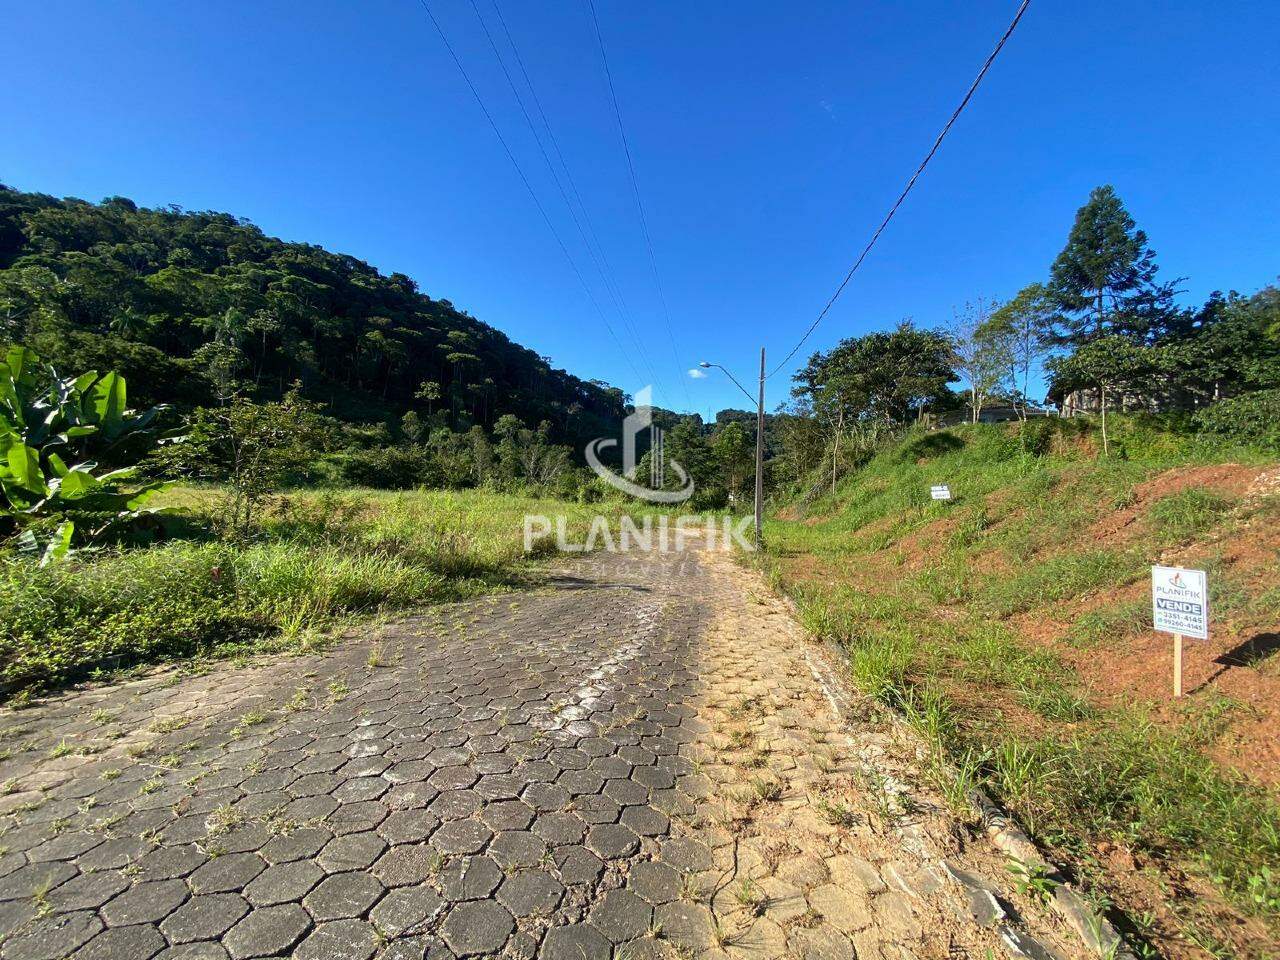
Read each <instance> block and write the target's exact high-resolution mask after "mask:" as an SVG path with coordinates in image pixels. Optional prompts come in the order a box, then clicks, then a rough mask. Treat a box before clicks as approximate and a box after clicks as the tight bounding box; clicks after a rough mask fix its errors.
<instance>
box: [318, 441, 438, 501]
mask: <svg viewBox="0 0 1280 960" xmlns="http://www.w3.org/2000/svg"><path fill="white" fill-rule="evenodd" d="M437 474H438V471H437V470H436V469H435V466H434V464H433V463H432V459H431V454H430V452H429V451H428V450H427V448H426V447H422V446H419V445H417V444H413V445H412V446H404V447H379V448H376V449H373V450H355V451H352V452H351V453H349V454H348V455H347V456H346V457H345V458H344V459H343V461H342V479H343V481H345V482H346V483H349V484H352V485H353V486H358V487H375V488H380V489H384V490H409V489H412V488H414V487H419V486H427V485H430V484H431V483H432V482H434V481H435V480H437V479H438V476H437Z"/></svg>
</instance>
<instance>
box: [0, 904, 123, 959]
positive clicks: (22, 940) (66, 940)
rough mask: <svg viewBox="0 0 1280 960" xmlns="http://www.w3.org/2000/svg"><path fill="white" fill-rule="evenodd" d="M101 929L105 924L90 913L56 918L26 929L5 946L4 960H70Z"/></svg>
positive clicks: (52, 917) (55, 916) (84, 912)
mask: <svg viewBox="0 0 1280 960" xmlns="http://www.w3.org/2000/svg"><path fill="white" fill-rule="evenodd" d="M101 929H102V921H101V920H99V919H98V918H97V917H96V916H94V915H93V914H92V913H90V912H88V911H87V910H84V911H79V912H77V913H62V914H55V915H54V916H51V917H45V918H44V919H42V920H37V921H35V923H33V924H31V925H29V926H26V927H24V928H23V930H22V933H21V934H19V935H18V936H15V937H12V938H11V939H8V940H6V941H5V942H4V957H5V960H61V958H63V957H69V956H72V955H74V954H75V952H76V951H77V950H78V949H79V948H80V947H82V946H84V945H85V944H86V943H88V942H89V940H90V939H91V938H92V937H93V936H94V935H95V934H96V933H98V932H99V931H100V930H101Z"/></svg>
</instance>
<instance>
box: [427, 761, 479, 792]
mask: <svg viewBox="0 0 1280 960" xmlns="http://www.w3.org/2000/svg"><path fill="white" fill-rule="evenodd" d="M478 779H480V777H479V775H478V774H477V773H476V772H475V771H474V770H472V769H471V768H470V767H442V768H441V769H439V770H437V771H436V772H435V773H433V774H432V775H431V776H430V777H429V778H428V779H427V782H428V783H430V784H431V785H432V786H433V787H435V788H436V789H437V790H440V791H444V790H465V789H466V788H467V787H469V786H471V785H472V784H473V783H475V782H476V781H477V780H478Z"/></svg>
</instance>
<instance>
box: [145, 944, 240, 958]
mask: <svg viewBox="0 0 1280 960" xmlns="http://www.w3.org/2000/svg"><path fill="white" fill-rule="evenodd" d="M227 956H228V954H227V951H226V950H224V949H223V948H222V945H221V944H218V943H210V942H209V941H207V940H206V941H205V942H204V943H184V944H181V945H179V946H176V947H170V948H169V949H168V950H165V951H163V952H162V953H158V954H156V956H155V958H154V960H227Z"/></svg>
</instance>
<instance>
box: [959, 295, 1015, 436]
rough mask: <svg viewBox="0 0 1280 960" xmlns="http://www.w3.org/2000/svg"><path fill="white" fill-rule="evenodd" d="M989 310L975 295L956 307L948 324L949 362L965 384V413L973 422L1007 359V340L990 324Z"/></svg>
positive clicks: (1000, 378)
mask: <svg viewBox="0 0 1280 960" xmlns="http://www.w3.org/2000/svg"><path fill="white" fill-rule="evenodd" d="M991 313H992V304H991V303H989V302H986V301H984V300H982V299H981V298H979V299H978V300H976V301H972V302H970V303H966V304H965V305H964V309H963V310H959V311H956V313H955V316H954V319H953V321H952V326H951V351H952V353H951V362H952V365H953V366H954V367H955V370H956V372H957V373H958V374H960V376H961V377H963V378H964V381H965V382H966V383H967V384H968V385H969V415H970V418H971V419H972V421H973V422H974V423H977V422H978V419H979V417H980V416H981V414H982V408H983V406H984V405H985V404H986V402H987V400H988V398H989V397H990V396H991V395H992V394H993V393H994V392H995V391H996V390H997V389H998V388H999V387H1000V384H1001V382H1002V381H1003V380H1004V379H1005V372H1006V371H1007V370H1008V369H1009V365H1010V362H1011V349H1010V344H1009V342H1008V340H1007V338H1005V337H1004V336H1002V335H1001V334H1002V331H1001V330H1000V328H998V327H994V326H992V324H991V322H990V321H991Z"/></svg>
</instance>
